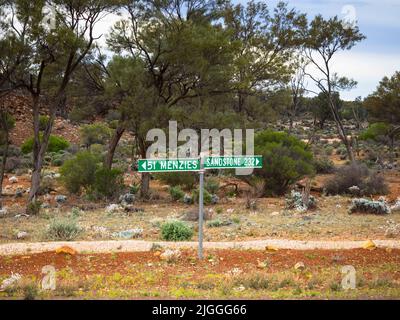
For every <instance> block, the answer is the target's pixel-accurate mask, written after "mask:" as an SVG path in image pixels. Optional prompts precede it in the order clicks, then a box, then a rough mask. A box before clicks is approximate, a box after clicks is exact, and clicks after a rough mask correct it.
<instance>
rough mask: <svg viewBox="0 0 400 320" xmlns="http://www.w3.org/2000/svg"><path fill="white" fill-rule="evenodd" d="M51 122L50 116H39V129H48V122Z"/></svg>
mask: <svg viewBox="0 0 400 320" xmlns="http://www.w3.org/2000/svg"><path fill="white" fill-rule="evenodd" d="M48 123H49V117H48V116H39V130H40V131H44V130H46V127H47V124H48Z"/></svg>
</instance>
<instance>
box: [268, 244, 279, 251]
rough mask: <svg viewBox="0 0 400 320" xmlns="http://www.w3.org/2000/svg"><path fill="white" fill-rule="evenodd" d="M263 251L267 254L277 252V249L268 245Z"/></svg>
mask: <svg viewBox="0 0 400 320" xmlns="http://www.w3.org/2000/svg"><path fill="white" fill-rule="evenodd" d="M265 251H267V252H274V251H278V248H276V247H274V246H271V245H269V246H266V247H265Z"/></svg>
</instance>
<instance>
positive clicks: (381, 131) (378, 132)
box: [359, 122, 390, 141]
mask: <svg viewBox="0 0 400 320" xmlns="http://www.w3.org/2000/svg"><path fill="white" fill-rule="evenodd" d="M389 131H390V126H389V125H388V124H387V123H384V122H377V123H373V124H371V125H370V126H369V127H368V129H366V130H364V131H363V132H362V133H361V134H360V135H359V139H360V140H374V141H378V140H379V139H380V138H382V137H384V136H386V135H387V134H388V133H389Z"/></svg>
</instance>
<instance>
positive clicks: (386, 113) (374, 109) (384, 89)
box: [364, 71, 400, 124]
mask: <svg viewBox="0 0 400 320" xmlns="http://www.w3.org/2000/svg"><path fill="white" fill-rule="evenodd" d="M364 106H365V107H366V108H367V110H368V112H369V115H370V116H371V118H373V119H376V120H380V121H385V122H387V123H390V124H398V123H400V71H397V72H395V74H394V75H393V76H392V77H390V78H388V77H384V78H383V79H382V81H381V82H380V83H379V86H378V87H377V88H376V90H375V92H374V93H373V94H371V95H370V96H368V97H367V98H366V99H365V100H364Z"/></svg>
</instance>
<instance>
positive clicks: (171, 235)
mask: <svg viewBox="0 0 400 320" xmlns="http://www.w3.org/2000/svg"><path fill="white" fill-rule="evenodd" d="M192 236H193V230H192V228H191V227H190V226H188V225H187V224H185V223H183V222H181V221H171V222H166V223H164V224H163V225H162V226H161V237H162V239H163V240H167V241H185V240H190V239H191V238H192Z"/></svg>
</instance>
